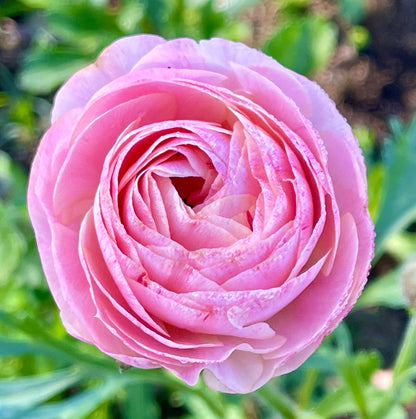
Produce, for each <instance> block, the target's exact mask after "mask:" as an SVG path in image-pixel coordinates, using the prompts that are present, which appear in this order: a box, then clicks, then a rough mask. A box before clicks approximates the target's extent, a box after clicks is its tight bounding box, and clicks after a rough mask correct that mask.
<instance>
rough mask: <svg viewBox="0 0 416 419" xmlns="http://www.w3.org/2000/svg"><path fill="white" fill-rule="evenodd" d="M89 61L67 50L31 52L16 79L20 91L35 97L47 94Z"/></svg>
mask: <svg viewBox="0 0 416 419" xmlns="http://www.w3.org/2000/svg"><path fill="white" fill-rule="evenodd" d="M91 61H92V57H88V56H85V54H83V53H81V52H79V51H74V50H70V49H68V48H66V49H62V48H61V49H57V48H54V49H51V50H46V51H38V52H32V54H31V56H30V57H29V59H28V60H26V62H25V63H24V64H23V68H22V70H21V72H20V73H19V75H18V79H19V82H20V85H21V87H22V89H24V90H26V91H28V92H30V93H33V94H37V95H42V94H47V93H49V92H51V91H52V90H53V89H55V88H57V87H58V86H59V85H61V84H62V83H63V82H64V81H65V80H67V79H68V78H69V77H70V76H71V75H72V74H73V73H74V72H75V71H77V70H79V69H80V68H82V67H84V66H86V65H87V64H89V63H90V62H91Z"/></svg>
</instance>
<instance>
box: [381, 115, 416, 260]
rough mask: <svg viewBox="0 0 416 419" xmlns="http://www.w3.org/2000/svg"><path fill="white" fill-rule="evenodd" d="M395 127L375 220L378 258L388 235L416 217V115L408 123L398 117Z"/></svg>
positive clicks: (395, 120)
mask: <svg viewBox="0 0 416 419" xmlns="http://www.w3.org/2000/svg"><path fill="white" fill-rule="evenodd" d="M391 128H392V131H393V137H394V139H393V140H390V141H387V142H386V145H385V150H384V156H385V175H384V182H383V187H382V188H381V189H380V193H383V200H382V202H381V204H380V209H379V214H378V218H377V220H376V224H375V230H376V239H375V245H376V248H375V260H377V259H378V257H380V256H381V254H382V252H383V250H384V245H385V242H386V240H387V239H388V237H389V236H390V235H391V234H393V233H396V232H398V231H400V230H401V229H403V228H405V227H407V225H409V223H410V222H412V221H413V220H414V219H415V218H416V194H415V193H414V191H415V190H416V118H414V119H413V120H412V122H411V123H410V124H409V125H408V126H407V127H403V126H402V125H401V123H400V122H399V121H398V120H397V119H394V120H392V122H391Z"/></svg>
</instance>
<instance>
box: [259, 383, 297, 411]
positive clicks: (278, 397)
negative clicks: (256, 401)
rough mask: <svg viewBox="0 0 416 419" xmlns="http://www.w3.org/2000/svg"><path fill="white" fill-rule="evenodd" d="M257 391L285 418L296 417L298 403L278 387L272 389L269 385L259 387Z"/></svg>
mask: <svg viewBox="0 0 416 419" xmlns="http://www.w3.org/2000/svg"><path fill="white" fill-rule="evenodd" d="M256 393H257V394H258V395H259V396H260V397H261V398H262V399H263V400H265V401H266V402H267V403H268V404H269V405H270V406H271V407H273V408H274V409H275V410H276V411H277V412H279V413H280V414H281V415H282V416H283V417H284V418H285V419H296V418H297V415H296V411H297V406H296V404H295V403H294V402H293V401H292V400H291V399H290V398H289V397H288V396H286V395H284V394H282V393H281V392H280V391H279V390H277V389H273V390H272V389H271V387H270V386H269V385H265V386H263V387H261V388H259V389H258V390H257V391H256Z"/></svg>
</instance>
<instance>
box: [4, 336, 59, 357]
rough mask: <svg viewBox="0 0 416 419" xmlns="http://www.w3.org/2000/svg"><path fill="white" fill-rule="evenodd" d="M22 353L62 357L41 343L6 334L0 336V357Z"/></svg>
mask: <svg viewBox="0 0 416 419" xmlns="http://www.w3.org/2000/svg"><path fill="white" fill-rule="evenodd" d="M24 354H40V355H46V356H49V357H51V356H52V357H56V358H62V356H60V354H59V352H56V351H54V350H53V349H51V348H48V347H46V346H43V345H41V344H38V343H33V342H28V341H23V340H17V339H14V338H10V337H8V336H0V357H1V356H12V355H13V356H18V355H24Z"/></svg>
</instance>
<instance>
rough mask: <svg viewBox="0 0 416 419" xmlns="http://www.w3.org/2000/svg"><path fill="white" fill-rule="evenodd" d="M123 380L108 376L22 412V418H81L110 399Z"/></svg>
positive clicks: (122, 383)
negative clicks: (87, 386) (91, 384)
mask: <svg viewBox="0 0 416 419" xmlns="http://www.w3.org/2000/svg"><path fill="white" fill-rule="evenodd" d="M124 383H125V380H123V379H121V378H118V377H117V376H109V377H108V378H107V379H106V381H105V382H104V383H102V384H100V385H98V386H96V387H94V388H91V389H88V390H86V391H83V392H82V393H79V394H77V395H75V396H71V397H68V398H67V399H64V400H63V401H60V402H54V403H47V404H44V405H42V406H39V407H36V408H34V409H31V410H29V411H26V412H24V416H23V417H22V419H39V418H42V419H74V418H83V417H85V416H87V415H88V414H89V413H91V412H93V411H94V410H95V409H96V408H97V407H98V406H99V405H100V404H101V403H103V402H105V401H107V400H109V399H111V398H112V397H113V396H114V395H115V394H116V393H117V392H118V391H119V390H120V388H121V387H122V386H123V385H124Z"/></svg>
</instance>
